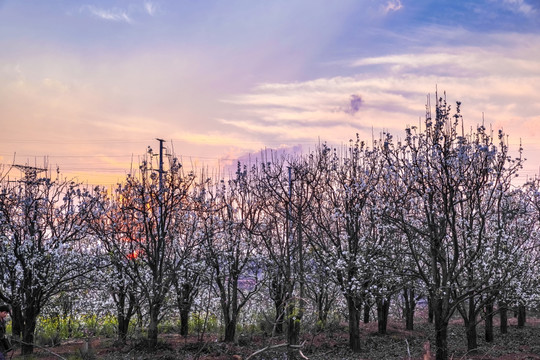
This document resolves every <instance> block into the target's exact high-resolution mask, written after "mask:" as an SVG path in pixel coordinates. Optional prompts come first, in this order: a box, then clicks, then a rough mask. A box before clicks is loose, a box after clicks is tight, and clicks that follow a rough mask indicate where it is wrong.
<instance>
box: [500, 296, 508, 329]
mask: <svg viewBox="0 0 540 360" xmlns="http://www.w3.org/2000/svg"><path fill="white" fill-rule="evenodd" d="M499 313H500V319H501V325H500V328H501V334H506V333H508V308H507V307H506V303H505V302H503V301H499Z"/></svg>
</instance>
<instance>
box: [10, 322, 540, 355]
mask: <svg viewBox="0 0 540 360" xmlns="http://www.w3.org/2000/svg"><path fill="white" fill-rule="evenodd" d="M449 330H450V331H449V344H450V354H451V359H482V360H489V359H497V360H511V359H513V360H517V359H539V360H540V318H530V319H528V320H527V324H526V326H525V327H524V328H518V327H517V326H516V321H515V319H510V326H509V329H508V333H507V334H505V335H501V334H500V332H499V330H498V328H496V329H495V341H494V342H493V343H491V344H487V343H486V342H485V341H484V340H483V332H484V328H483V326H482V325H479V328H478V334H479V339H478V344H479V349H478V350H477V351H476V353H467V348H466V339H465V335H464V331H463V325H462V324H461V323H460V322H459V321H457V320H456V321H455V322H453V323H452V324H451V326H450V329H449ZM376 331H377V324H376V323H370V324H367V325H362V335H361V336H362V352H361V353H360V354H353V353H352V352H350V351H349V350H348V346H347V340H348V339H347V337H348V335H347V333H346V328H345V327H343V328H342V329H335V330H334V331H331V332H330V331H329V332H323V333H318V334H304V336H303V340H302V341H303V347H302V349H301V351H302V354H303V355H304V356H305V357H306V358H308V359H311V360H337V359H342V360H346V359H355V360H359V359H366V360H368V359H369V360H371V359H374V360H379V359H412V360H416V359H423V353H424V349H425V347H426V345H427V343H428V342H430V341H431V344H433V342H432V341H433V331H432V325H431V324H428V323H427V322H425V321H421V322H418V323H417V324H415V330H414V331H405V330H404V325H403V324H401V323H397V322H390V324H389V327H388V334H387V335H384V336H381V335H377V333H376ZM283 342H284V339H282V338H268V337H263V336H262V335H255V334H252V335H249V336H248V335H240V336H239V338H238V341H237V342H236V343H235V344H225V343H223V342H221V341H219V338H218V337H217V336H209V337H207V338H206V339H205V341H203V342H198V341H197V338H196V336H188V337H181V336H179V335H176V334H163V335H161V336H160V345H159V347H158V349H157V350H155V351H149V350H147V349H146V347H145V345H144V341H143V340H136V339H132V340H130V341H129V342H128V344H126V345H118V344H116V343H115V342H114V339H107V338H94V339H92V340H91V341H90V343H89V344H86V343H85V341H84V340H81V339H74V340H68V341H64V342H63V343H62V344H61V345H60V346H56V347H47V348H45V347H40V348H36V350H35V353H34V356H33V357H32V358H33V359H41V360H53V359H69V360H77V359H105V360H120V359H125V360H128V359H133V360H135V359H137V360H150V359H157V360H169V359H170V360H172V359H186V360H190V359H199V360H228V359H231V360H233V359H234V360H238V359H243V360H245V359H247V358H248V357H249V356H250V355H252V354H253V353H254V352H256V351H258V350H262V349H264V348H267V347H270V346H272V345H279V344H282V343H283ZM88 345H89V346H88ZM431 349H432V351H431V353H432V354H433V353H434V351H433V345H431ZM284 350H285V348H284V347H277V348H274V349H268V350H266V351H263V352H261V353H259V354H258V355H256V356H253V357H251V359H250V360H256V359H286V353H285V351H284ZM9 355H11V357H12V359H22V357H21V356H20V355H19V353H18V351H17V352H15V353H11V354H9ZM8 358H9V356H8ZM298 358H300V357H298Z"/></svg>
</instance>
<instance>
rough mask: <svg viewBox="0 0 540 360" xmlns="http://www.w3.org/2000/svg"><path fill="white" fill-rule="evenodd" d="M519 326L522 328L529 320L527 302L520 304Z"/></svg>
mask: <svg viewBox="0 0 540 360" xmlns="http://www.w3.org/2000/svg"><path fill="white" fill-rule="evenodd" d="M517 318H518V323H517V326H518V328H522V327H524V326H525V322H526V321H527V310H526V308H525V304H523V303H519V305H518V317H517Z"/></svg>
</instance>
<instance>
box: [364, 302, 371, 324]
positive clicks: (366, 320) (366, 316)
mask: <svg viewBox="0 0 540 360" xmlns="http://www.w3.org/2000/svg"><path fill="white" fill-rule="evenodd" d="M370 311H371V306H370V305H369V302H368V301H367V300H366V301H364V324H368V323H369V312H370Z"/></svg>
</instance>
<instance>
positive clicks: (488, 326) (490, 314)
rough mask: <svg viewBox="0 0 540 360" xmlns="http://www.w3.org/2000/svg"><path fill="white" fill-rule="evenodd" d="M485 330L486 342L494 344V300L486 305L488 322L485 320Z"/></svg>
mask: <svg viewBox="0 0 540 360" xmlns="http://www.w3.org/2000/svg"><path fill="white" fill-rule="evenodd" d="M485 328H486V334H485V335H486V336H485V338H486V342H488V343H491V342H493V339H494V337H493V300H489V301H488V302H487V304H486V320H485Z"/></svg>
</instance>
